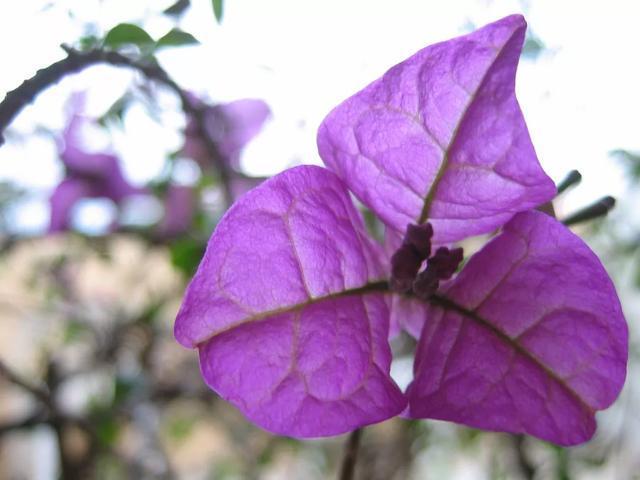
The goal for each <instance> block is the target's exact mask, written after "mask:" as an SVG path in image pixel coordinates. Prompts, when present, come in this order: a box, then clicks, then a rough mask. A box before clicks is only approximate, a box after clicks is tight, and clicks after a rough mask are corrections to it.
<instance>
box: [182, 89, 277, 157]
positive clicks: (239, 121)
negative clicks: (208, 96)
mask: <svg viewBox="0 0 640 480" xmlns="http://www.w3.org/2000/svg"><path fill="white" fill-rule="evenodd" d="M192 102H193V103H194V105H196V106H202V105H203V102H202V101H201V100H199V99H198V98H196V97H195V96H194V95H192ZM270 116H271V110H270V109H269V106H268V105H267V104H266V103H265V102H264V101H263V100H259V99H253V98H246V99H241V100H235V101H233V102H229V103H224V104H218V105H211V106H207V107H206V109H205V127H206V130H207V133H208V135H209V137H210V140H211V141H212V142H213V143H214V145H215V146H216V148H217V149H218V152H219V153H220V155H221V157H222V161H223V162H225V163H226V164H227V165H228V166H229V167H232V168H236V169H237V168H238V167H239V162H240V154H241V153H242V149H243V148H244V147H245V146H246V145H247V144H248V143H249V142H250V141H251V140H252V139H253V138H254V137H255V136H256V135H257V134H258V133H260V131H261V130H262V127H263V126H264V123H265V122H266V121H267V119H268V118H269V117H270ZM182 153H183V154H184V155H186V156H188V157H190V158H192V159H194V160H195V161H196V162H198V164H199V165H200V166H201V167H202V168H203V169H210V168H212V167H213V166H214V164H213V163H212V159H211V158H210V157H209V152H208V150H207V148H206V145H205V144H204V142H203V140H202V138H201V136H200V130H199V128H198V125H197V123H196V121H195V120H194V119H193V118H190V119H188V121H187V126H186V128H185V142H184V146H183V147H182Z"/></svg>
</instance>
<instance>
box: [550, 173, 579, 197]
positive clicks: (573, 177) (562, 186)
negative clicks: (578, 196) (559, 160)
mask: <svg viewBox="0 0 640 480" xmlns="http://www.w3.org/2000/svg"><path fill="white" fill-rule="evenodd" d="M581 181H582V174H581V173H580V172H579V171H578V170H571V171H570V172H569V173H568V174H567V176H566V177H565V178H564V179H563V180H562V181H561V182H560V183H559V184H558V185H557V186H556V189H557V190H558V195H560V194H561V193H562V192H564V191H565V190H567V189H568V188H569V187H572V186H574V185H578V184H579V183H580V182H581Z"/></svg>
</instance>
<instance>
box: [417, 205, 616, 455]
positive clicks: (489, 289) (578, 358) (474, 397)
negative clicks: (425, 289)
mask: <svg viewBox="0 0 640 480" xmlns="http://www.w3.org/2000/svg"><path fill="white" fill-rule="evenodd" d="M441 295H442V296H443V297H445V298H446V299H448V302H454V303H455V304H456V305H457V306H456V307H452V306H451V305H449V304H447V302H441V303H438V302H434V303H433V304H432V305H431V307H430V308H429V309H428V313H427V315H428V316H427V318H428V322H427V324H426V325H425V327H424V330H423V331H422V335H421V337H420V343H419V347H418V351H417V353H416V360H415V380H414V382H413V384H412V385H411V386H410V387H409V389H408V392H407V396H408V398H409V402H410V416H412V417H415V418H438V419H442V420H451V421H454V422H459V423H464V424H466V425H470V426H472V427H476V428H483V429H487V430H499V431H507V432H514V433H527V434H529V435H534V436H536V437H540V438H543V439H545V440H549V441H552V442H555V443H559V444H561V445H575V444H577V443H581V442H584V441H586V440H588V439H589V438H591V436H592V435H593V433H594V431H595V426H596V425H595V418H594V413H595V411H596V410H601V409H603V408H606V407H608V406H609V405H610V404H611V403H612V402H613V401H614V400H615V399H616V397H617V396H618V394H619V393H620V390H621V388H622V385H623V384H624V379H625V374H626V365H627V356H628V351H627V348H628V346H627V343H628V338H627V326H626V323H625V320H624V317H623V315H622V309H621V307H620V302H619V301H618V296H617V295H616V291H615V288H614V286H613V284H612V283H611V280H610V279H609V276H608V275H607V273H606V271H605V270H604V268H603V267H602V264H601V263H600V261H599V260H598V258H597V257H596V256H595V255H594V254H593V252H592V251H591V250H590V249H589V247H587V245H586V244H585V243H584V242H583V241H582V240H580V239H579V238H578V237H577V236H575V235H574V234H573V233H571V232H570V231H569V230H568V229H567V228H566V227H564V226H563V225H562V224H560V223H559V222H557V221H556V220H554V219H552V218H550V217H548V216H546V215H545V214H543V213H540V212H527V213H521V214H519V215H516V216H515V217H514V219H513V220H511V221H510V222H509V223H508V224H507V225H505V227H504V231H503V232H502V233H501V234H500V235H499V236H497V237H496V238H494V239H493V240H492V241H491V242H489V243H488V244H487V245H486V246H485V247H484V248H483V249H482V250H481V251H479V252H478V253H477V254H476V255H474V256H473V257H472V258H471V259H470V260H469V262H468V263H467V265H466V266H465V267H464V269H463V270H462V272H460V274H459V275H458V277H457V278H456V279H455V281H454V282H452V283H450V284H449V285H448V286H447V287H446V288H445V289H444V291H442V292H441Z"/></svg>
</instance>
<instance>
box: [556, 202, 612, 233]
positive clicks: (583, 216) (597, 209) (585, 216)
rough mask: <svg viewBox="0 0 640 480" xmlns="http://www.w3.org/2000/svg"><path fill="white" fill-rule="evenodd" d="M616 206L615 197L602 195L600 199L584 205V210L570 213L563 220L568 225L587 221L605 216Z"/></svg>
mask: <svg viewBox="0 0 640 480" xmlns="http://www.w3.org/2000/svg"><path fill="white" fill-rule="evenodd" d="M615 206H616V199H615V198H613V197H608V196H607V197H602V198H601V199H600V200H597V201H596V202H594V203H592V204H591V205H588V206H586V207H584V208H583V209H582V210H578V211H577V212H575V213H573V214H571V215H569V216H568V217H567V218H565V219H564V220H562V223H564V224H565V225H566V226H570V225H575V224H577V223H582V222H586V221H588V220H594V219H596V218H599V217H604V216H605V215H606V214H607V213H609V212H610V211H611V210H612V209H613V207H615Z"/></svg>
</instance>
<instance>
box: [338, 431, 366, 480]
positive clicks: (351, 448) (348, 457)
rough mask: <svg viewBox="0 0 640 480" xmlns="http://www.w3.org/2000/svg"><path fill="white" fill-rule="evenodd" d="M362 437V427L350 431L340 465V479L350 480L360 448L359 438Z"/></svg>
mask: <svg viewBox="0 0 640 480" xmlns="http://www.w3.org/2000/svg"><path fill="white" fill-rule="evenodd" d="M361 437H362V429H361V428H358V429H356V430H354V431H353V432H351V434H350V435H349V438H348V439H347V444H346V445H345V449H344V457H343V458H342V466H341V467H340V476H339V477H338V478H339V479H340V480H352V479H353V474H354V472H355V468H356V462H357V461H358V451H359V449H360V438H361Z"/></svg>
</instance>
